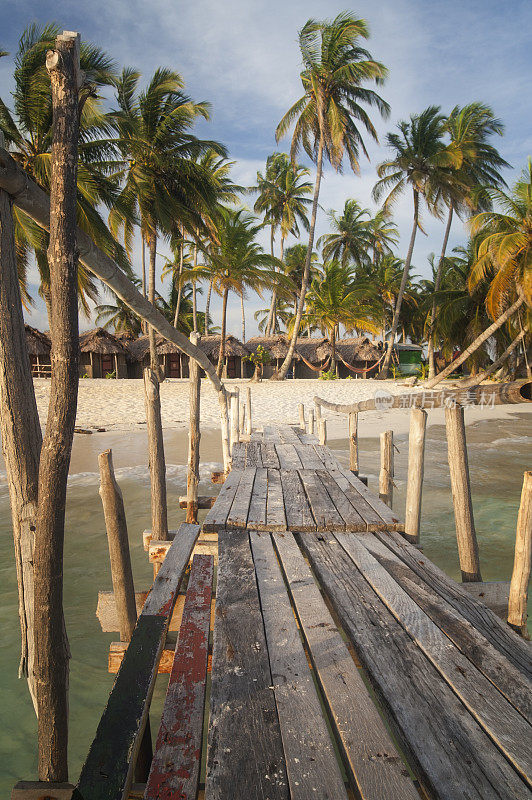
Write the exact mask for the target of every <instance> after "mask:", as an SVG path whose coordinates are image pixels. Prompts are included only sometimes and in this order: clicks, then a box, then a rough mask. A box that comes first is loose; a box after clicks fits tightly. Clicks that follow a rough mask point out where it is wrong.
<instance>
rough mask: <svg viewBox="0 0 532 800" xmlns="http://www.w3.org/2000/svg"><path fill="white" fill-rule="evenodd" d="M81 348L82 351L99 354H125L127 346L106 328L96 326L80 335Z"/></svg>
mask: <svg viewBox="0 0 532 800" xmlns="http://www.w3.org/2000/svg"><path fill="white" fill-rule="evenodd" d="M79 349H80V350H81V352H82V353H98V354H99V355H114V353H123V354H125V352H126V348H125V346H124V344H122V342H121V341H120V339H119V338H118V337H117V336H115V335H114V334H112V333H111V332H110V331H106V330H105V328H94V330H92V331H87V332H86V333H82V334H81V336H80V337H79Z"/></svg>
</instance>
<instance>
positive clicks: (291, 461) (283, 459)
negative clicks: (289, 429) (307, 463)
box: [275, 444, 303, 469]
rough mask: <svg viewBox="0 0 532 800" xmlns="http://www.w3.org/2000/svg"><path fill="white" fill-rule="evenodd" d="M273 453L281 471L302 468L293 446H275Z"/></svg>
mask: <svg viewBox="0 0 532 800" xmlns="http://www.w3.org/2000/svg"><path fill="white" fill-rule="evenodd" d="M275 452H276V453H277V456H278V458H279V466H280V468H281V469H301V468H302V467H303V465H302V463H301V459H300V458H299V456H298V454H297V451H296V448H295V447H294V445H293V444H276V445H275Z"/></svg>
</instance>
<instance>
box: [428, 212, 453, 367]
mask: <svg viewBox="0 0 532 800" xmlns="http://www.w3.org/2000/svg"><path fill="white" fill-rule="evenodd" d="M452 221H453V207H452V205H451V206H450V208H449V216H448V217H447V225H446V226H445V234H444V236H443V243H442V248H441V254H440V260H439V261H438V270H437V272H436V280H435V281H434V293H435V294H436V292H438V291H439V289H440V283H441V274H442V271H443V260H444V258H445V252H446V250H447V243H448V241H449V233H450V230H451V224H452ZM435 319H436V298H434V299H433V301H432V309H431V312H430V325H429V348H428V357H429V380H430V379H431V378H433V377H434V376H435V374H436V366H435V363H434V321H435Z"/></svg>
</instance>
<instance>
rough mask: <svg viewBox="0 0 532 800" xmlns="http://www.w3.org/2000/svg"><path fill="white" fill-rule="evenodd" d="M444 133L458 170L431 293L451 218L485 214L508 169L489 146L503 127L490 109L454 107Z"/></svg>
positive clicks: (431, 343)
mask: <svg viewBox="0 0 532 800" xmlns="http://www.w3.org/2000/svg"><path fill="white" fill-rule="evenodd" d="M446 129H447V132H448V134H449V136H450V139H451V145H452V146H453V147H454V148H455V150H456V152H457V156H458V159H459V167H458V170H457V172H456V173H455V175H454V177H455V180H454V181H453V180H452V177H453V176H450V177H451V181H450V186H451V192H448V193H447V197H446V198H445V202H446V204H447V206H448V208H449V211H448V215H447V223H446V225H445V233H444V236H443V243H442V249H441V254H440V258H439V261H438V268H437V271H436V277H435V283H434V290H435V291H436V292H437V291H438V290H439V287H440V280H441V274H442V268H443V262H444V259H445V253H446V250H447V242H448V240H449V233H450V230H451V224H452V221H453V215H454V214H457V215H458V216H459V217H462V216H463V215H464V214H470V213H471V212H472V211H487V210H489V208H490V206H491V202H490V198H489V195H488V194H487V193H486V192H485V191H484V189H485V188H486V187H499V188H502V187H504V186H505V185H506V184H505V182H504V180H503V178H502V176H501V174H500V170H501V168H503V167H509V166H510V165H509V164H508V162H507V161H505V160H504V159H503V158H502V156H501V155H500V154H499V152H498V151H497V149H496V148H495V147H494V146H493V145H492V144H490V142H489V139H490V137H492V136H494V135H495V134H498V135H499V136H501V135H502V134H503V132H504V125H503V124H502V122H501V121H500V120H499V119H497V118H496V117H495V116H494V114H493V111H492V110H491V108H490V107H489V106H486V105H484V104H483V103H478V102H476V103H470V104H469V105H467V106H464V107H463V108H460V107H459V106H455V107H454V108H453V110H452V111H451V113H450V114H449V117H448V118H447V123H446ZM435 315H436V307H435V305H433V307H432V309H431V315H430V322H429V342H428V360H429V378H433V377H434V375H435V365H434V336H433V328H434V321H435Z"/></svg>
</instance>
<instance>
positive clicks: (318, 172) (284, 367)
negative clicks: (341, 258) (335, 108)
mask: <svg viewBox="0 0 532 800" xmlns="http://www.w3.org/2000/svg"><path fill="white" fill-rule="evenodd" d="M323 149H324V137H323V129H322V125H321V123H320V142H319V146H318V158H317V170H316V183H315V184H314V199H313V201H312V214H311V218H310V229H309V237H308V250H307V255H306V258H305V269H304V270H303V280H302V281H301V292H300V294H299V300H298V304H297V312H296V318H295V320H294V330H293V331H292V337H291V339H290V345H289V347H288V352H287V354H286V357H285V360H284V361H283V364H282V366H281V369H280V370H279V372H278V373H277V374H276V375H275V374H274V375H273V376H272V380H279V381H282V380H284V379H285V378H286V373H287V372H288V370H289V368H290V364H291V363H292V359H293V357H294V351H295V349H296V341H297V336H298V334H299V328H300V326H301V317H302V316H303V308H304V306H305V298H306V295H307V287H308V280H309V275H310V263H311V260H312V248H313V247H314V231H315V229H316V217H317V215H318V200H319V196H320V184H321V174H322V169H323Z"/></svg>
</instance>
